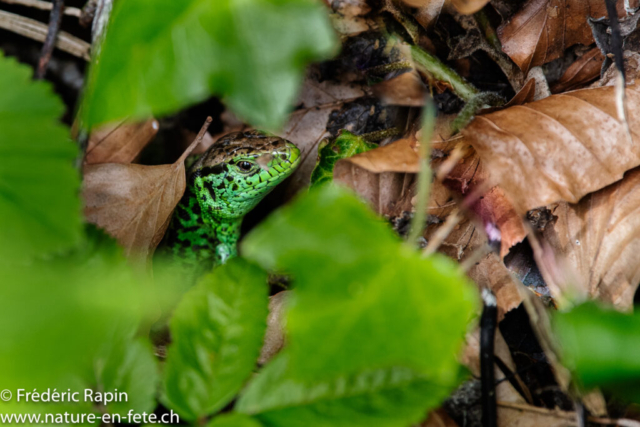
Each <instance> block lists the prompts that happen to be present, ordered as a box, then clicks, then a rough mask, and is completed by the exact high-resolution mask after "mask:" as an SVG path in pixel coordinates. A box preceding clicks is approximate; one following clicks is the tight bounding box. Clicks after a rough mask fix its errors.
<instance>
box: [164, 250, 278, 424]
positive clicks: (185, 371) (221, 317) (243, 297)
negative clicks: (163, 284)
mask: <svg viewBox="0 0 640 427" xmlns="http://www.w3.org/2000/svg"><path fill="white" fill-rule="evenodd" d="M267 314H268V311H267V275H266V273H264V272H263V271H262V270H261V269H260V268H258V267H256V266H254V265H252V264H250V263H248V262H247V261H245V260H243V259H241V258H237V259H233V260H231V261H230V262H229V263H227V264H225V265H223V266H221V267H220V268H217V269H216V270H215V271H214V272H213V273H210V274H209V275H207V276H204V277H203V278H202V279H200V281H199V282H198V284H197V285H196V286H195V287H194V288H193V289H191V291H189V292H188V293H187V294H186V295H185V297H184V298H183V299H182V302H181V303H180V305H179V306H178V308H177V309H176V312H175V314H174V316H173V318H172V320H171V335H172V340H173V342H172V344H171V346H170V347H169V352H168V354H167V363H166V366H165V396H166V399H165V400H166V401H167V404H168V406H169V407H170V408H173V409H175V410H176V411H178V412H179V413H180V414H181V415H182V416H183V417H184V418H186V419H188V420H196V419H203V418H204V417H206V416H207V415H210V414H213V413H214V412H217V411H219V410H220V409H222V408H223V407H224V406H225V405H227V404H228V403H229V402H230V401H231V400H232V399H233V398H234V396H235V395H236V394H237V393H238V391H239V390H240V388H241V387H242V386H243V385H244V383H245V382H246V380H247V379H248V378H249V375H250V374H251V372H252V371H253V369H254V368H255V366H256V360H257V359H258V355H259V354H260V347H261V346H262V342H263V338H264V332H265V328H266V319H267Z"/></svg>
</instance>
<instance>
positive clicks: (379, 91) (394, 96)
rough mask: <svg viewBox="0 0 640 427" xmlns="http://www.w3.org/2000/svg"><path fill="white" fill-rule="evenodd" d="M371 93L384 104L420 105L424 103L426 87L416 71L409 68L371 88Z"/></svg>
mask: <svg viewBox="0 0 640 427" xmlns="http://www.w3.org/2000/svg"><path fill="white" fill-rule="evenodd" d="M372 90H373V93H374V94H375V95H376V96H377V97H378V98H380V99H381V100H382V102H384V103H385V104H390V105H404V106H407V107H421V106H422V105H424V98H425V94H426V87H425V85H424V83H422V80H421V79H420V76H419V75H418V72H417V71H416V70H411V71H410V72H408V73H403V74H400V75H399V76H398V77H394V78H393V79H391V80H386V81H383V82H381V83H378V84H377V85H375V86H373V88H372Z"/></svg>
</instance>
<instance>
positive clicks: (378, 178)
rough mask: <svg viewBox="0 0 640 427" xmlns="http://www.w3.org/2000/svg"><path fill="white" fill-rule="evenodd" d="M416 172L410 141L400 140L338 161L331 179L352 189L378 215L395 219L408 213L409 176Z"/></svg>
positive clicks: (416, 166) (416, 158) (409, 208)
mask: <svg viewBox="0 0 640 427" xmlns="http://www.w3.org/2000/svg"><path fill="white" fill-rule="evenodd" d="M418 170H419V166H418V154H417V153H416V152H415V150H414V149H413V147H412V141H411V140H410V139H401V140H398V141H395V142H393V143H391V144H389V145H386V146H384V147H380V148H376V149H373V150H371V151H367V152H365V153H361V154H357V155H355V156H353V157H349V158H347V159H342V160H339V161H338V162H337V163H336V165H335V167H334V169H333V180H334V182H337V183H340V184H342V185H346V186H347V187H349V188H352V189H353V190H355V191H356V192H357V193H358V194H360V196H361V197H362V198H363V199H364V200H366V201H367V202H369V204H370V205H371V207H372V208H373V209H374V210H375V211H376V212H378V213H379V214H381V215H390V216H396V215H399V214H401V212H402V211H403V210H405V211H410V210H411V195H412V193H411V188H412V184H413V181H414V177H413V174H415V173H417V172H418Z"/></svg>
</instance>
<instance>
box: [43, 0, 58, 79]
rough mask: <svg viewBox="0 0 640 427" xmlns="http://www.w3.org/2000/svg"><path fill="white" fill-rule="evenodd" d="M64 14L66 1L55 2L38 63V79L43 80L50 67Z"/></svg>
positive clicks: (54, 0)
mask: <svg viewBox="0 0 640 427" xmlns="http://www.w3.org/2000/svg"><path fill="white" fill-rule="evenodd" d="M63 12H64V0H53V9H51V14H50V15H49V28H48V30H47V36H46V38H45V39H44V44H43V45H42V51H41V52H40V60H39V61H38V69H37V70H36V79H37V80H41V79H43V78H44V75H45V74H46V73H47V68H48V67H49V60H50V59H51V54H52V53H53V49H54V47H55V43H56V39H57V38H58V32H59V31H60V24H62V14H63Z"/></svg>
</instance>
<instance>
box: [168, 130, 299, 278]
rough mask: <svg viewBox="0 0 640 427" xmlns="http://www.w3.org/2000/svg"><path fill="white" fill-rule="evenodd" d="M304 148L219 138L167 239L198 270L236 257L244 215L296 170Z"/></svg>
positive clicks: (250, 135)
mask: <svg viewBox="0 0 640 427" xmlns="http://www.w3.org/2000/svg"><path fill="white" fill-rule="evenodd" d="M299 162H300V150H298V148H297V147H296V146H295V145H293V144H292V143H291V142H289V141H286V140H284V139H282V138H278V137H275V136H271V135H267V134H264V133H261V132H258V131H250V132H237V133H232V134H229V135H227V136H225V137H223V138H220V139H219V140H218V141H216V143H215V144H213V145H212V146H211V147H210V148H209V149H208V150H207V152H206V153H204V154H203V155H202V156H201V157H200V158H199V159H198V160H197V161H196V162H195V163H194V164H193V166H192V167H191V169H190V170H189V173H188V178H187V189H186V192H185V194H184V196H183V197H182V200H181V201H180V203H179V204H178V206H177V208H176V210H175V212H174V214H173V218H172V220H171V224H170V226H169V230H168V232H167V236H166V240H167V243H168V246H169V248H170V250H171V252H173V254H174V255H175V256H176V257H178V258H180V259H181V260H182V261H183V262H184V264H187V266H190V267H193V268H194V270H196V271H198V272H202V271H208V270H210V269H211V268H213V267H214V266H216V265H219V264H223V263H224V262H226V261H227V260H228V259H229V258H231V257H234V256H236V255H237V247H236V244H237V242H238V239H239V238H240V225H241V224H242V219H243V218H244V216H245V215H246V214H247V213H248V212H249V211H250V210H251V209H253V208H254V207H255V206H256V205H257V204H258V202H260V200H262V199H263V198H264V196H266V195H267V194H268V193H269V192H270V191H271V190H273V189H274V188H275V187H276V186H277V185H278V184H279V183H281V182H282V181H283V180H284V179H285V178H287V177H288V176H289V175H291V173H292V172H293V171H294V170H295V168H296V167H297V166H298V163H299Z"/></svg>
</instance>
